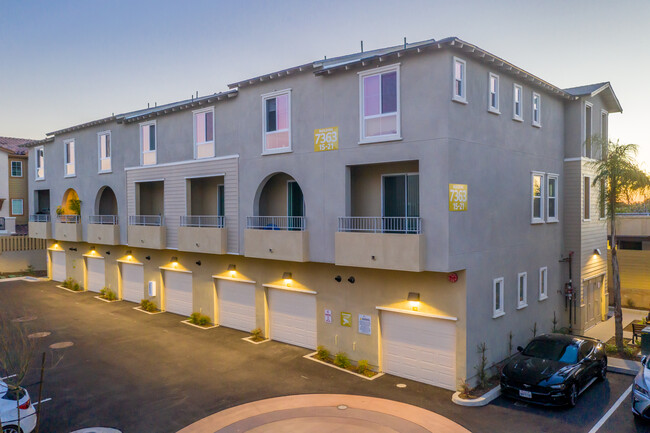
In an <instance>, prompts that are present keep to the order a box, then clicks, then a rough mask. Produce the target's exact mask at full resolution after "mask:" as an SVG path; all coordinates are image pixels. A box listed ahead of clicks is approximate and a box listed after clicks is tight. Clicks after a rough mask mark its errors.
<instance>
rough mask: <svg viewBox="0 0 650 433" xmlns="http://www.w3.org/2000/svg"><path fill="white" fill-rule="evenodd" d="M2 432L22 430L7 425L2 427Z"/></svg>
mask: <svg viewBox="0 0 650 433" xmlns="http://www.w3.org/2000/svg"><path fill="white" fill-rule="evenodd" d="M2 433H23V430H22V429H19V428H18V427H16V426H14V425H8V426H5V427H2Z"/></svg>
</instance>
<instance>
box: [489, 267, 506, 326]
mask: <svg viewBox="0 0 650 433" xmlns="http://www.w3.org/2000/svg"><path fill="white" fill-rule="evenodd" d="M504 314H506V310H505V307H504V306H503V277H501V278H495V279H494V280H493V281H492V318H493V319H496V318H497V317H501V316H503V315H504Z"/></svg>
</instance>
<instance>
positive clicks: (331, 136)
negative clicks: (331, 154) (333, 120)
mask: <svg viewBox="0 0 650 433" xmlns="http://www.w3.org/2000/svg"><path fill="white" fill-rule="evenodd" d="M338 148H339V127H338V126H334V127H332V128H320V129H314V152H325V151H328V150H338Z"/></svg>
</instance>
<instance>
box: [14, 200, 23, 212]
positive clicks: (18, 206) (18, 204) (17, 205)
mask: <svg viewBox="0 0 650 433" xmlns="http://www.w3.org/2000/svg"><path fill="white" fill-rule="evenodd" d="M11 214H12V215H22V214H23V199H22V198H18V199H16V198H14V199H12V200H11Z"/></svg>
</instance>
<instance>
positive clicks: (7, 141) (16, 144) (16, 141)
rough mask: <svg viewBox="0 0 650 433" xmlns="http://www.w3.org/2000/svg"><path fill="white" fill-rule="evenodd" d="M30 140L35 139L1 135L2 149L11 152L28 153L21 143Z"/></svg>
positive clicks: (0, 146) (0, 145)
mask: <svg viewBox="0 0 650 433" xmlns="http://www.w3.org/2000/svg"><path fill="white" fill-rule="evenodd" d="M30 141H34V140H32V139H31V138H15V137H0V149H1V150H4V151H7V152H9V153H15V154H18V155H24V154H26V153H27V149H25V148H24V147H21V144H25V143H29V142H30Z"/></svg>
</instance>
